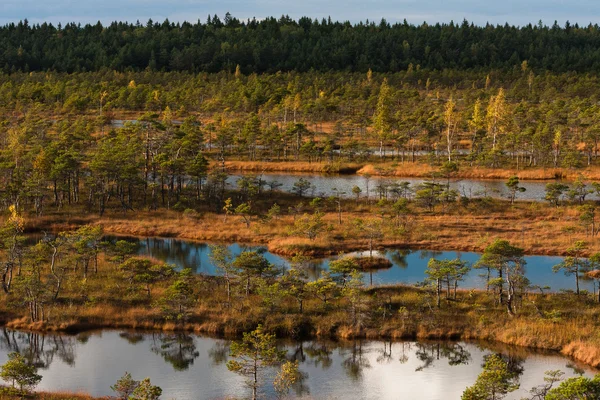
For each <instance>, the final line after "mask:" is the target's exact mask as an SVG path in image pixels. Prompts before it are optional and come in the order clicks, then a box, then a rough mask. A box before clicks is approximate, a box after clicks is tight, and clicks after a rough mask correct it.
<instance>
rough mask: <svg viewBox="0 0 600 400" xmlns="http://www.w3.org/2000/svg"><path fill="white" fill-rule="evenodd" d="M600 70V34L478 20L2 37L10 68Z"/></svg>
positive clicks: (76, 28)
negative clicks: (525, 65)
mask: <svg viewBox="0 0 600 400" xmlns="http://www.w3.org/2000/svg"><path fill="white" fill-rule="evenodd" d="M523 61H527V62H528V63H529V65H530V66H531V68H533V69H534V70H538V71H542V70H544V71H545V70H548V71H553V72H571V71H575V72H598V71H600V28H599V27H598V25H591V24H590V25H588V26H579V25H577V24H574V25H571V24H569V23H567V24H565V26H564V27H561V26H558V24H556V23H555V24H554V25H552V26H546V25H543V24H542V23H541V22H540V23H539V24H537V25H531V24H529V25H527V26H523V27H515V26H510V25H508V24H506V25H498V26H494V25H486V26H476V25H473V24H471V23H469V22H468V21H463V22H460V23H449V24H439V23H438V24H434V25H428V24H427V23H423V24H421V25H418V26H416V25H411V24H408V23H406V22H404V23H395V24H390V23H388V22H386V21H385V20H381V21H380V22H364V23H362V22H361V23H358V24H351V23H350V22H334V21H332V20H331V19H328V20H325V19H323V20H322V21H318V20H312V19H311V18H307V17H305V18H301V19H299V20H297V21H296V20H292V19H290V18H289V17H285V16H284V17H281V18H279V19H276V18H266V19H264V20H260V21H258V20H248V21H240V20H238V19H236V18H234V17H232V16H231V15H229V14H227V15H226V16H225V17H224V18H223V19H220V18H219V17H217V16H216V15H215V16H212V17H210V16H209V17H208V18H207V20H206V22H205V23H202V22H200V21H198V22H197V23H193V24H192V23H187V22H184V23H172V22H169V21H168V20H165V21H164V22H153V21H151V20H149V21H147V22H145V23H140V22H137V23H124V22H114V23H112V24H110V25H107V26H103V25H102V24H101V23H97V24H95V25H85V26H82V25H80V24H76V23H70V24H66V25H65V26H61V25H58V26H53V25H51V24H47V23H44V24H41V25H40V24H36V25H30V24H29V23H28V22H27V21H26V20H25V21H21V22H19V23H11V24H8V25H5V26H4V27H2V28H0V68H3V70H4V72H14V71H58V72H83V71H98V70H101V69H111V70H117V71H126V70H134V71H141V70H145V69H150V70H156V71H188V72H219V71H233V70H234V69H235V68H236V66H237V65H239V66H240V68H241V71H242V72H243V73H246V74H247V73H253V72H256V73H263V72H271V73H272V72H277V71H298V72H306V71H310V70H314V71H322V72H323V71H358V72H367V70H368V69H371V70H373V71H375V72H398V71H403V70H406V69H408V68H409V66H410V65H412V67H413V68H415V69H419V68H422V69H430V70H444V69H460V70H489V69H502V70H511V69H513V68H520V65H521V63H522V62H523Z"/></svg>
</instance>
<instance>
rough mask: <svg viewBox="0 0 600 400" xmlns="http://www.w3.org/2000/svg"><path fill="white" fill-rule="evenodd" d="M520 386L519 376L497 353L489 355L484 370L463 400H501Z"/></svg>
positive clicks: (465, 392)
mask: <svg viewBox="0 0 600 400" xmlns="http://www.w3.org/2000/svg"><path fill="white" fill-rule="evenodd" d="M518 388H519V384H518V376H517V375H516V374H515V373H514V372H512V371H510V369H509V368H508V363H507V362H506V361H504V360H503V359H502V357H500V356H499V355H497V354H492V355H491V356H489V357H487V359H486V360H485V364H484V366H483V372H481V374H479V376H478V377H477V381H476V382H475V384H474V385H473V386H470V387H468V388H467V389H466V390H465V391H464V392H463V394H462V397H461V399H462V400H499V399H502V398H504V397H505V396H506V395H507V394H508V393H510V392H513V391H515V390H517V389H518Z"/></svg>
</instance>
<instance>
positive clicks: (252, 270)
mask: <svg viewBox="0 0 600 400" xmlns="http://www.w3.org/2000/svg"><path fill="white" fill-rule="evenodd" d="M232 265H233V266H234V267H235V268H237V270H238V271H239V275H240V276H241V277H242V278H243V279H244V280H245V281H246V296H248V295H249V294H250V289H251V287H250V281H251V280H252V279H253V278H263V277H266V276H273V275H275V274H276V272H277V271H276V270H275V267H274V266H273V264H271V263H270V262H269V260H267V259H266V258H265V256H263V255H262V254H260V253H259V252H257V251H244V252H242V253H241V254H240V255H239V256H237V258H236V259H235V260H234V261H233V263H232Z"/></svg>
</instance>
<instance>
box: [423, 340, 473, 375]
mask: <svg viewBox="0 0 600 400" xmlns="http://www.w3.org/2000/svg"><path fill="white" fill-rule="evenodd" d="M415 346H416V347H417V349H416V351H415V356H416V357H417V359H419V361H421V362H422V363H423V364H422V365H420V366H419V367H417V368H416V369H415V371H422V370H424V369H426V368H429V367H431V366H432V365H433V364H434V362H435V361H438V360H442V359H447V360H448V364H449V365H452V366H454V365H461V364H468V363H469V361H471V353H469V351H467V349H466V348H465V347H464V346H463V345H462V344H460V343H415Z"/></svg>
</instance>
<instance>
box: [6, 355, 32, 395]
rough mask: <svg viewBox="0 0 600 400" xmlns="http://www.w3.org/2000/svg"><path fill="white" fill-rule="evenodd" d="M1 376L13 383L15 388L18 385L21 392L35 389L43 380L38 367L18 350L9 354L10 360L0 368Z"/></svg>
mask: <svg viewBox="0 0 600 400" xmlns="http://www.w3.org/2000/svg"><path fill="white" fill-rule="evenodd" d="M0 378H2V379H3V380H4V381H6V382H9V383H11V384H12V387H13V388H14V387H15V385H16V386H18V388H19V391H21V392H24V391H27V390H31V389H33V388H34V387H35V386H37V384H38V383H40V381H41V380H42V376H41V375H39V374H38V373H37V368H36V367H35V366H34V365H31V364H30V363H29V362H28V361H27V360H26V359H25V357H23V356H22V355H21V354H19V353H16V352H15V353H9V354H8V361H7V362H6V363H4V364H3V365H2V367H1V368H0Z"/></svg>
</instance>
